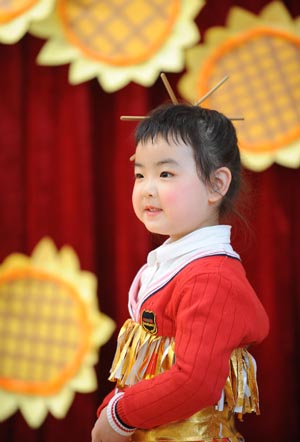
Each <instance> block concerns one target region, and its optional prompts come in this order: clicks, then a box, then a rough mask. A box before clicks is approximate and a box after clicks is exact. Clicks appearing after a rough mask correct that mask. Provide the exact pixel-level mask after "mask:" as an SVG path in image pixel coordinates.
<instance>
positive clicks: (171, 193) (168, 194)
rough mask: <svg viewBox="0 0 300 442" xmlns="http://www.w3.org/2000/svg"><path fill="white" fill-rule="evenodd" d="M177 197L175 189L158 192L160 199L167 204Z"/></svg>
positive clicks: (172, 202) (174, 201)
mask: <svg viewBox="0 0 300 442" xmlns="http://www.w3.org/2000/svg"><path fill="white" fill-rule="evenodd" d="M181 195H182V194H181ZM178 198H179V196H178V191H177V190H175V189H170V190H166V191H164V192H163V193H161V194H160V199H161V200H163V201H164V203H168V204H174V203H176V202H177V200H178Z"/></svg>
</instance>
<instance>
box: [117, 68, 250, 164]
mask: <svg viewBox="0 0 300 442" xmlns="http://www.w3.org/2000/svg"><path fill="white" fill-rule="evenodd" d="M160 78H161V79H162V81H163V84H164V86H165V88H166V90H167V92H168V94H169V97H170V99H171V101H172V103H173V104H174V105H176V104H178V100H177V98H176V95H175V94H174V91H173V89H172V87H171V85H170V83H169V81H168V79H167V77H166V74H164V73H161V74H160ZM228 78H229V76H228V75H226V76H225V77H224V78H222V80H221V81H219V83H217V84H216V85H215V86H214V87H213V88H212V89H210V90H209V91H208V92H207V93H206V94H205V95H203V97H201V98H200V99H199V100H198V101H197V102H196V103H194V104H193V106H199V105H200V104H201V103H203V101H205V100H206V99H207V98H208V97H210V96H211V95H212V94H213V93H214V92H215V91H216V90H217V89H219V87H221V86H222V84H223V83H225V81H227V80H228ZM147 118H149V116H148V115H143V116H142V115H122V116H121V117H120V120H122V121H141V120H146V119H147ZM229 120H232V121H242V120H244V117H229ZM134 159H135V154H133V155H132V156H131V157H130V158H129V160H130V161H133V160H134Z"/></svg>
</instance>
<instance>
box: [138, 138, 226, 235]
mask: <svg viewBox="0 0 300 442" xmlns="http://www.w3.org/2000/svg"><path fill="white" fill-rule="evenodd" d="M134 169H135V184H134V188H133V194H132V202H133V208H134V211H135V214H136V216H137V217H138V218H139V220H140V221H142V223H144V225H145V226H146V228H147V230H149V231H150V232H152V233H157V234H161V235H168V236H169V237H170V238H171V240H177V239H179V238H181V237H182V236H184V235H186V234H188V233H190V232H192V231H194V230H196V229H198V228H200V227H206V226H211V225H215V224H218V209H217V207H216V204H215V203H214V201H213V198H212V199H211V196H212V194H213V191H212V189H211V187H210V186H209V185H206V184H204V183H203V182H202V181H201V179H200V178H199V175H198V173H197V170H196V163H195V159H194V154H193V150H192V148H191V147H190V146H187V145H186V144H184V143H183V142H182V143H180V144H175V143H174V142H172V141H171V140H170V143H169V144H168V143H167V142H166V141H165V140H164V139H163V138H161V137H158V138H156V139H155V141H154V142H153V143H152V141H147V142H146V143H145V144H141V143H139V144H138V146H137V149H136V152H135V168H134Z"/></svg>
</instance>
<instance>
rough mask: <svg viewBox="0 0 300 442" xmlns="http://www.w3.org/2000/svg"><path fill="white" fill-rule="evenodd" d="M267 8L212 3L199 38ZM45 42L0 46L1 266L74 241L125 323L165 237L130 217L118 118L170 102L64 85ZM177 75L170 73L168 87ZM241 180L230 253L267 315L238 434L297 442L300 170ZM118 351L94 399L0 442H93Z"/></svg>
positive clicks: (8, 426) (103, 297)
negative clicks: (256, 394)
mask: <svg viewBox="0 0 300 442" xmlns="http://www.w3.org/2000/svg"><path fill="white" fill-rule="evenodd" d="M268 3H269V0H252V1H251V2H249V1H248V2H246V1H245V0H239V1H231V0H223V1H222V2H220V1H219V0H209V1H207V2H206V5H205V6H204V8H203V9H202V11H201V13H200V14H199V16H198V17H197V23H198V26H199V29H200V31H201V34H202V39H204V38H205V31H206V30H207V29H208V28H209V27H211V26H222V25H224V23H225V19H226V15H227V12H228V11H229V8H230V7H231V6H232V5H233V4H235V5H239V6H241V7H243V8H245V9H248V10H250V11H253V12H254V13H259V12H260V10H261V8H262V7H263V6H265V5H266V4H268ZM283 3H284V4H285V5H286V7H287V8H288V10H289V11H290V13H291V14H292V16H293V17H297V16H299V15H300V4H299V0H287V1H284V2H283ZM43 43H44V42H43V41H42V40H39V39H35V38H33V37H31V36H29V35H27V36H26V37H24V38H23V39H22V40H21V41H20V42H19V43H17V44H14V45H1V46H0V68H1V80H0V139H1V147H0V189H1V191H0V216H1V221H0V260H1V261H2V260H3V259H4V258H5V257H6V256H7V255H8V254H10V253H13V252H16V251H19V252H24V253H31V251H32V248H33V247H34V245H35V244H36V243H37V242H38V241H39V240H40V239H41V237H43V236H45V235H50V236H51V237H52V238H53V239H54V241H55V243H56V244H57V246H58V247H61V246H62V245H63V244H66V243H69V244H70V245H71V246H73V247H74V248H75V250H76V252H77V253H78V255H79V257H80V261H81V265H82V267H83V269H85V270H92V271H94V272H95V273H96V275H97V277H98V281H99V289H98V295H99V302H100V306H101V309H102V310H103V311H104V312H105V313H107V314H108V315H110V316H111V317H113V318H114V319H115V320H116V322H117V325H118V326H121V325H122V323H123V322H124V320H125V319H126V317H127V292H128V288H129V286H130V283H131V281H132V278H133V276H134V275H135V273H136V271H137V270H138V268H139V267H140V266H141V265H142V264H143V262H144V260H145V257H146V254H147V253H148V251H149V250H150V249H151V248H152V247H153V245H158V243H159V242H160V240H159V238H156V237H153V238H152V237H151V236H150V235H149V234H148V233H147V232H145V229H144V227H143V226H142V225H141V224H140V223H139V222H138V221H137V220H136V219H135V216H134V214H133V211H132V209H131V186H132V179H131V176H133V170H132V165H131V164H130V163H129V162H128V158H129V156H130V155H131V154H132V152H133V141H132V132H133V130H134V127H135V124H134V123H124V122H120V121H119V117H120V115H130V114H132V115H134V114H140V115H143V114H145V113H146V112H148V111H149V110H150V109H151V108H152V107H153V106H155V105H158V104H160V103H162V102H163V101H164V100H165V99H167V95H166V91H165V89H164V86H163V85H162V82H161V81H160V80H158V81H157V82H156V83H155V84H154V85H153V86H152V87H150V88H145V87H142V86H139V85H136V84H134V83H131V84H130V85H128V86H126V87H125V88H124V89H122V90H121V91H118V92H116V93H113V94H106V93H105V92H103V90H102V89H101V87H100V86H99V84H98V82H97V81H96V80H93V81H90V82H87V83H83V84H81V85H78V86H71V85H70V84H68V79H67V71H68V66H60V67H54V66H52V67H42V66H38V65H37V64H36V57H37V54H38V52H39V49H40V48H41V46H42V45H43ZM229 74H230V73H229ZM179 76H180V74H168V79H169V81H170V82H171V84H172V86H173V87H174V89H175V90H176V84H177V81H178V79H179ZM246 86H247V85H245V87H246ZM271 111H272V110H271ZM247 178H248V181H249V188H250V189H252V195H251V196H250V195H247V200H248V205H249V208H250V210H249V213H250V215H249V217H248V218H249V224H250V235H249V234H247V235H246V234H245V230H244V229H243V230H242V229H241V228H240V227H239V226H238V228H236V229H234V230H233V232H235V233H236V240H235V242H236V244H235V248H236V249H237V251H238V252H239V253H240V254H241V255H242V258H243V263H244V266H245V267H246V270H247V274H248V277H249V279H250V281H251V283H252V284H253V286H254V288H255V290H256V291H257V293H258V295H259V297H260V299H261V300H262V302H263V304H264V305H265V307H266V310H267V312H268V315H269V317H270V322H271V331H270V334H269V336H268V338H267V339H266V340H265V341H264V342H263V343H262V344H261V345H260V346H258V347H257V349H255V357H256V359H257V361H258V364H259V385H260V397H261V416H260V417H259V418H257V417H256V416H251V415H249V416H247V417H246V418H245V422H244V423H243V424H242V432H243V434H244V436H245V437H246V440H248V441H249V442H251V441H255V442H265V441H266V440H272V441H273V442H281V441H283V440H289V441H295V440H299V437H300V428H299V422H300V413H299V396H300V391H299V390H300V388H299V371H300V366H299V365H300V364H299V351H300V350H299V335H300V330H299V324H300V277H299V275H300V247H299V244H300V229H299V225H300V198H299V197H298V188H299V182H300V170H299V169H294V170H293V169H290V168H284V167H281V166H278V165H273V166H272V167H270V168H269V169H268V170H266V171H264V172H261V173H254V172H248V173H247ZM0 339H1V337H0ZM114 350H115V336H114V338H112V339H111V341H110V342H109V343H107V344H106V345H105V346H104V347H103V348H102V349H101V352H100V358H101V362H100V363H99V364H98V365H97V373H98V379H99V389H98V391H97V392H95V393H93V394H76V396H75V401H74V403H73V404H72V406H71V408H70V411H69V412H68V414H67V416H66V418H65V419H61V420H59V419H54V418H53V417H52V416H51V414H49V416H48V417H47V419H46V421H45V423H44V425H42V427H41V428H39V429H37V430H32V429H30V428H29V427H28V425H27V424H26V423H25V421H24V419H23V417H22V416H21V414H20V413H19V412H18V413H16V414H15V415H14V416H12V417H11V418H9V419H7V420H6V421H4V422H3V423H0V440H1V441H4V442H18V441H20V440H22V441H26V442H51V441H53V440H59V441H60V440H72V442H82V441H86V440H89V439H90V431H91V428H92V425H93V423H94V420H95V411H96V409H97V406H98V404H99V402H100V401H101V400H102V398H103V397H104V396H105V394H106V393H107V392H108V391H109V390H110V389H111V383H109V382H107V381H106V378H107V376H108V370H109V367H110V364H111V361H112V357H113V354H114ZM0 363H1V359H0ZM0 407H1V404H0Z"/></svg>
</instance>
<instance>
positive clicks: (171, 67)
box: [30, 0, 204, 92]
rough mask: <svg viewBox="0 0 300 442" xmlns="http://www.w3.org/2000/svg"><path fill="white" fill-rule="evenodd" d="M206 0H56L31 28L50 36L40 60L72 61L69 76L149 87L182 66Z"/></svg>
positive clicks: (109, 85) (114, 86) (107, 86)
mask: <svg viewBox="0 0 300 442" xmlns="http://www.w3.org/2000/svg"><path fill="white" fill-rule="evenodd" d="M203 5H204V0H168V1H165V0H155V1H149V0H131V1H127V0H97V1H95V0H57V6H56V8H55V11H54V13H53V14H52V15H51V16H50V17H48V18H47V19H45V20H44V21H41V22H39V23H36V24H34V25H32V26H31V28H30V32H32V33H33V34H34V35H36V36H39V37H42V38H46V39H48V41H47V43H46V44H45V45H44V46H43V48H42V50H41V52H40V54H39V55H38V63H40V64H44V65H58V64H63V63H71V66H70V70H69V80H70V82H71V83H72V84H78V83H81V82H84V81H87V80H90V79H92V78H95V77H96V78H98V80H99V83H100V84H101V85H102V87H103V89H104V90H106V91H107V92H113V91H116V90H118V89H120V88H122V87H123V86H125V85H126V84H127V83H129V82H130V81H135V82H136V83H139V84H142V85H144V86H149V85H151V84H153V83H154V81H155V80H156V78H157V76H158V74H159V73H160V72H161V71H162V70H164V71H169V72H179V71H181V70H182V69H183V68H184V56H183V50H184V49H185V48H186V47H189V46H192V45H193V44H195V43H196V42H197V41H198V40H199V32H198V28H197V26H196V24H195V23H194V21H193V19H194V17H195V16H196V15H197V14H198V13H199V11H200V10H201V8H202V7H203Z"/></svg>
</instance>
